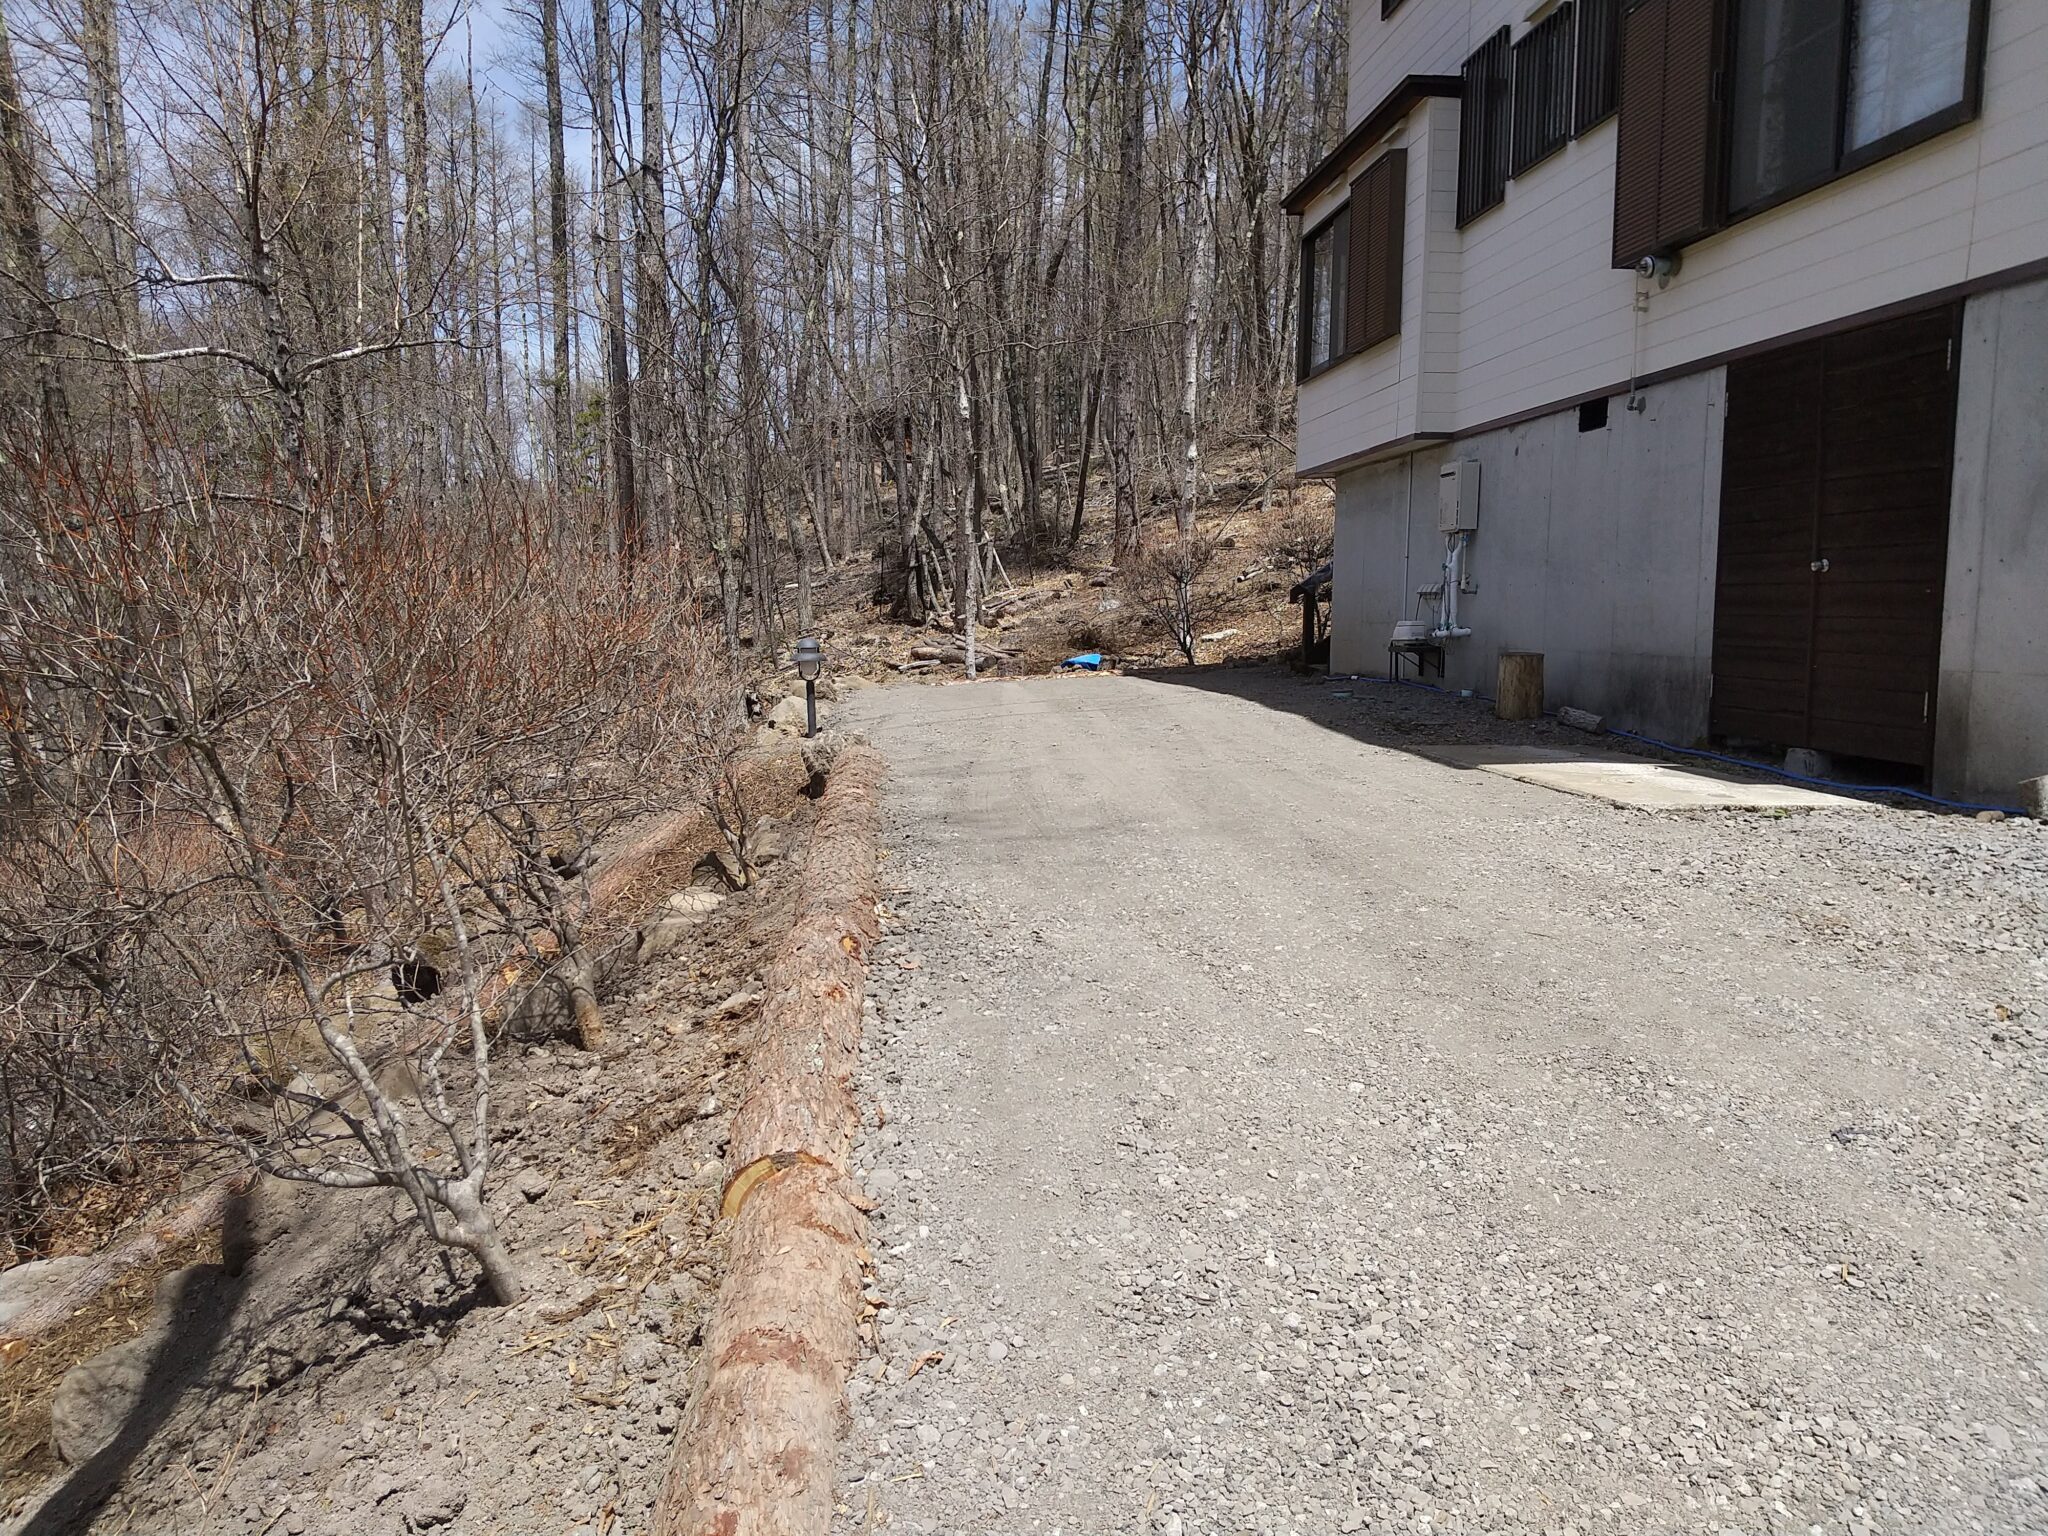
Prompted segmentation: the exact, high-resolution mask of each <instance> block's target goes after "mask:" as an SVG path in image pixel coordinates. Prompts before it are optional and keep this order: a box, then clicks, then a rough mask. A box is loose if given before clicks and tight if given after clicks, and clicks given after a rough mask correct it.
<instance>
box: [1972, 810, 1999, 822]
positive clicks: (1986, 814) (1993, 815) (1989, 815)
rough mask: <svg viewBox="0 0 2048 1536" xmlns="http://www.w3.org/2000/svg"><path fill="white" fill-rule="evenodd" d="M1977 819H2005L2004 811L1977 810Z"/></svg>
mask: <svg viewBox="0 0 2048 1536" xmlns="http://www.w3.org/2000/svg"><path fill="white" fill-rule="evenodd" d="M1977 819H1978V820H1979V821H2003V820H2005V812H2003V811H1979V812H1978V813H1977Z"/></svg>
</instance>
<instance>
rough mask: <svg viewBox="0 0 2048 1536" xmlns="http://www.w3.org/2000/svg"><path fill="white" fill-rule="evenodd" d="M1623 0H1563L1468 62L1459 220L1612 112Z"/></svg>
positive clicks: (1494, 39)
mask: <svg viewBox="0 0 2048 1536" xmlns="http://www.w3.org/2000/svg"><path fill="white" fill-rule="evenodd" d="M1622 4H1623V0H1561V3H1559V4H1557V5H1556V6H1554V7H1553V8H1552V9H1551V10H1550V11H1549V13H1548V14H1547V15H1545V16H1543V17H1542V19H1541V20H1539V21H1537V22H1536V23H1535V24H1534V25H1533V26H1531V27H1530V28H1529V30H1528V31H1527V32H1525V33H1523V34H1522V36H1521V37H1520V38H1519V39H1517V40H1516V41H1515V42H1514V44H1513V46H1512V47H1511V46H1510V45H1509V42H1508V39H1509V35H1510V34H1509V29H1508V28H1506V27H1502V28H1501V29H1500V30H1499V31H1497V32H1495V33H1494V34H1493V35H1492V36H1491V37H1489V38H1487V40H1486V41H1485V42H1483V43H1481V44H1480V45H1479V47H1478V48H1477V49H1476V50H1474V52H1473V54H1472V57H1470V58H1469V59H1467V60H1466V61H1465V64H1464V68H1463V71H1462V75H1461V79H1462V81H1463V89H1462V91H1461V93H1460V94H1461V98H1462V100H1461V105H1460V109H1459V114H1458V226H1459V228H1461V229H1462V228H1463V227H1464V226H1465V225H1467V224H1469V223H1471V222H1472V221H1473V220H1474V219H1476V218H1478V217H1479V215H1481V214H1482V213H1485V212H1486V211H1487V210H1488V209H1490V208H1495V207H1498V206H1499V205H1500V203H1501V201H1502V199H1503V198H1505V197H1506V196H1507V185H1508V180H1509V178H1510V177H1513V176H1519V175H1521V174H1522V173H1523V172H1524V171H1527V170H1528V169H1530V168H1531V167H1532V166H1534V165H1535V164H1536V163H1537V162H1538V161H1540V160H1544V159H1547V158H1548V157H1549V156H1550V155H1552V154H1554V153H1555V152H1556V151H1558V150H1560V149H1562V148H1563V147H1564V144H1565V141H1566V140H1567V139H1569V138H1571V137H1573V136H1574V135H1575V134H1581V133H1585V132H1586V131H1587V130H1589V129H1591V128H1593V127H1595V126H1597V125H1598V124H1600V123H1603V122H1605V121H1606V120H1607V118H1608V117H1609V115H1610V114H1612V113H1613V111H1614V94H1615V79H1616V75H1617V58H1618V46H1617V45H1618V38H1619V35H1620V28H1621V8H1622Z"/></svg>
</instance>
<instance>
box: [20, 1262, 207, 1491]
mask: <svg viewBox="0 0 2048 1536" xmlns="http://www.w3.org/2000/svg"><path fill="white" fill-rule="evenodd" d="M237 1289H238V1287H237V1286H236V1284H235V1282H234V1281H233V1280H231V1279H230V1278H229V1277H228V1275H227V1273H226V1271H224V1270H223V1269H221V1267H220V1266H219V1265H217V1264H192V1265H188V1266H186V1267H185V1268H184V1269H179V1270H173V1271H172V1272H171V1273H170V1274H168V1275H166V1276H164V1278H163V1279H162V1280H160V1281H159V1282H157V1288H156V1301H155V1305H154V1308H153V1309H152V1311H151V1312H150V1317H149V1322H148V1323H147V1324H146V1325H145V1326H144V1327H143V1330H142V1331H141V1332H140V1333H138V1334H136V1335H135V1337H134V1338H132V1339H126V1340H123V1341H122V1342H121V1343H119V1344H116V1345H114V1346H113V1348H111V1349H106V1350H102V1351H101V1352H100V1353H99V1354H97V1355H94V1356H93V1357H92V1358H91V1359H90V1360H85V1361H82V1362H80V1363H79V1364H77V1365H74V1366H73V1367H72V1368H71V1369H70V1370H69V1371H67V1372H65V1374H64V1379H63V1380H62V1381H60V1382H59V1383H58V1384H57V1390H56V1392H55V1393H53V1394H52V1395H51V1398H50V1449H52V1450H53V1451H55V1452H56V1453H57V1455H58V1458H59V1459H60V1460H62V1461H64V1462H65V1463H66V1464H68V1465H70V1466H74V1467H75V1466H77V1465H79V1464H80V1463H81V1462H85V1461H89V1460H91V1459H92V1458H93V1457H94V1456H96V1455H98V1454H99V1453H100V1452H101V1451H103V1450H105V1449H106V1448H107V1447H108V1446H109V1445H111V1444H113V1442H114V1440H115V1438H116V1437H117V1436H119V1435H120V1434H121V1433H122V1431H123V1430H124V1429H125V1428H127V1427H128V1426H129V1425H130V1424H131V1423H137V1422H142V1421H141V1420H140V1419H139V1415H141V1414H143V1413H144V1412H146V1411H147V1410H148V1409H149V1408H151V1407H152V1406H154V1405H158V1404H168V1403H169V1401H170V1399H171V1398H172V1396H173V1395H175V1394H176V1393H177V1392H178V1391H179V1390H180V1389H181V1388H182V1387H183V1386H184V1385H185V1383H186V1381H187V1380H188V1379H189V1378H190V1377H191V1376H192V1374H193V1373H194V1372H195V1371H197V1370H199V1369H200V1368H201V1367H202V1366H203V1365H204V1364H205V1363H206V1360H207V1358H208V1355H209V1353H210V1351H208V1350H207V1349H206V1348H205V1347H204V1341H205V1340H207V1339H209V1338H213V1337H216V1336H217V1335H218V1333H219V1331H220V1326H221V1316H220V1314H221V1313H222V1312H223V1311H224V1310H225V1309H227V1308H229V1307H231V1306H232V1305H233V1301H234V1293H235V1291H236V1290H237Z"/></svg>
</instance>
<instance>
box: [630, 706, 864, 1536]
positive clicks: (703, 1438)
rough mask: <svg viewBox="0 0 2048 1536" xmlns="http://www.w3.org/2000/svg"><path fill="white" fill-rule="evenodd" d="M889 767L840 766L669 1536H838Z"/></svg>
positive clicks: (764, 1082)
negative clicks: (857, 1138)
mask: <svg viewBox="0 0 2048 1536" xmlns="http://www.w3.org/2000/svg"><path fill="white" fill-rule="evenodd" d="M881 776H882V763H881V758H880V757H879V756H878V755H877V754H876V753H875V752H874V751H873V749H872V748H869V747H865V746H850V747H848V748H846V749H845V750H844V751H842V752H840V753H839V755H838V756H837V758H836V759H835V760H834V762H833V765H832V770H831V776H830V779H829V782H828V785H827V788H826V791H825V795H824V798H823V800H822V801H821V802H820V808H819V815H818V821H817V826H816V829H815V830H814V831H813V833H812V835H811V846H810V850H809V853H808V855H807V856H806V858H805V861H804V874H803V884H802V887H801V889H800V891H799V893H798V898H797V911H796V920H795V922H794V924H793V925H792V926H791V929H790V933H789V937H788V938H787V939H786V940H784V941H783V945H782V948H781V949H780V950H779V951H778V953H777V955H776V958H775V961H774V964H773V965H772V966H770V968H769V971H768V974H767V977H766V978H765V985H766V1000H765V1001H764V1003H763V1005H762V1008H761V1013H760V1023H759V1026H758V1033H757V1037H756V1039H755V1041H754V1044H753V1050H752V1053H751V1061H750V1065H751V1067H752V1071H753V1084H752V1087H751V1088H750V1089H749V1091H748V1093H747V1096H746V1098H745V1100H744V1101H743V1102H742V1103H741V1105H740V1108H739V1111H738V1113H737V1114H736V1115H735V1116H734V1118H733V1126H732V1134H731V1137H730V1140H729V1142H728V1145H727V1151H726V1169H727V1178H726V1185H725V1196H724V1201H723V1204H722V1207H721V1215H722V1216H723V1217H724V1218H725V1219H726V1220H727V1221H728V1222H729V1224H730V1225H729V1227H728V1232H727V1242H726V1253H727V1268H726V1276H725V1283H724V1284H723V1286H721V1287H720V1290H719V1294H718V1300H717V1302H716V1304H715V1305H714V1307H713V1309H712V1313H711V1317H710V1320H709V1321H708V1323H707V1324H706V1326H705V1334H704V1351H703V1354H702V1356H701V1357H700V1362H699V1366H698V1377H697V1381H696V1383H695V1387H694V1390H693V1391H692V1393H691V1395H690V1401H689V1404H688V1406H687V1408H686V1409H685V1411H684V1415H683V1421H682V1424H681V1426H680V1428H679V1430H678V1433H677V1441H676V1450H675V1455H674V1458H673V1459H672V1460H671V1461H670V1463H669V1468H668V1474H667V1476H666V1478H665V1479H664V1480H663V1484H662V1490H661V1497H660V1499H659V1501H658V1503H657V1504H656V1507H655V1517H654V1523H653V1526H652V1530H653V1532H654V1536H824V1533H825V1532H826V1530H827V1529H828V1528H829V1526H830V1524H831V1520H832V1493H833V1480H834V1475H835V1471H836V1467H835V1454H834V1453H835V1450H836V1447H837V1444H838V1434H839V1420H840V1411H841V1400H842V1397H843V1394H844V1392H845V1387H846V1379H847V1376H848V1375H849V1374H850V1373H851V1372H852V1370H853V1365H854V1361H855V1359H856V1357H857V1355H858V1352H859V1347H860V1341H859V1334H858V1331H857V1330H858V1320H859V1311H860V1289H861V1264H862V1259H863V1255H864V1253H865V1247H864V1244H865V1241H866V1234H867V1219H866V1215H865V1211H866V1209H867V1206H866V1202H865V1201H864V1199H863V1198H862V1196H861V1194H860V1191H859V1189H858V1188H857V1187H856V1185H855V1184H854V1182H853V1180H852V1179H851V1178H850V1177H849V1176H848V1174H847V1172H846V1164H847V1157H848V1154H849V1153H850V1152H851V1150H852V1146H853V1138H854V1135H855V1133H856V1131H857V1130H858V1128H859V1123H860V1121H859V1108H858V1105H857V1103H856V1101H855V1098H854V1091H853V1073H854V1068H855V1066H856V1064H857V1062H858V1058H859V1052H860V1023H861V994H862V990H863V987H864V986H865V983H866V979H867V953H868V948H869V946H870V945H871V944H872V943H873V942H874V940H875V937H876V935H877V933H878V932H879V928H878V925H877V921H876V916H875V857H876V854H875V840H876V835H877V830H878V828H879V826H880V821H881V813H880V808H879V803H878V802H879V791H880V783H881Z"/></svg>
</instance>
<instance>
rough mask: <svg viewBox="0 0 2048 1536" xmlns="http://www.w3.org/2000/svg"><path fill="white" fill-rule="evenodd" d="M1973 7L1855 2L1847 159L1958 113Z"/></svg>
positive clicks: (1926, 0)
mask: <svg viewBox="0 0 2048 1536" xmlns="http://www.w3.org/2000/svg"><path fill="white" fill-rule="evenodd" d="M1970 11H1971V0H1855V4H1854V6H1853V8H1852V10H1851V14H1850V21H1849V26H1850V35H1849V112H1848V122H1847V126H1846V130H1845V133H1844V139H1845V142H1844V145H1843V148H1844V150H1845V151H1853V150H1858V149H1862V148H1864V147H1865V146H1867V145H1870V144H1875V143H1877V142H1878V141H1879V140H1880V139H1885V138H1889V137H1890V136H1891V135H1893V134H1895V133H1901V132H1903V131H1905V130H1906V129H1908V128H1911V127H1913V126H1914V125H1915V124H1917V123H1922V122H1925V121H1926V120H1927V119H1928V118H1931V117H1939V116H1941V115H1942V114H1943V113H1951V114H1953V113H1958V112H1961V111H1963V110H1964V104H1965V102H1966V101H1967V99H1968V95H1969V80H1970Z"/></svg>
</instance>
